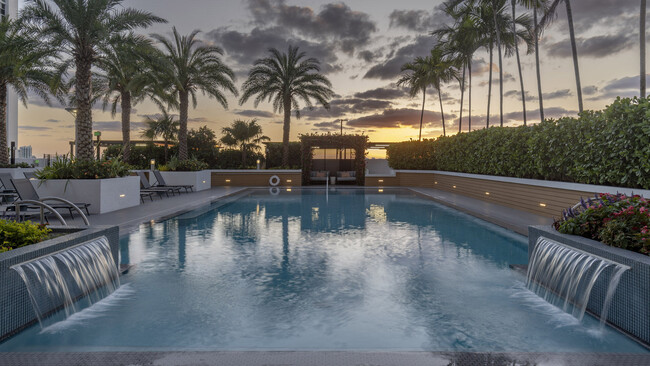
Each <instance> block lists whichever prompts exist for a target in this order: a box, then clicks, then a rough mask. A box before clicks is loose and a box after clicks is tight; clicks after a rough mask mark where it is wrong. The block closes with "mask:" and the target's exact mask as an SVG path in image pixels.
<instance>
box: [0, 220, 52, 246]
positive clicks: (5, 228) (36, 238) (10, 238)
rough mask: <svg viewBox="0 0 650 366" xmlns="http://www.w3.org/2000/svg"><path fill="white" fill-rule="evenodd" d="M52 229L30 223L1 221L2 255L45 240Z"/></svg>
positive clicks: (0, 241)
mask: <svg viewBox="0 0 650 366" xmlns="http://www.w3.org/2000/svg"><path fill="white" fill-rule="evenodd" d="M50 231H51V230H50V229H48V228H47V227H45V226H44V225H36V224H33V223H31V222H29V221H27V222H15V221H10V220H0V253H2V252H6V251H9V250H12V249H16V248H20V247H24V246H26V245H30V244H35V243H38V242H41V241H43V240H45V239H46V238H47V236H48V234H49V233H50Z"/></svg>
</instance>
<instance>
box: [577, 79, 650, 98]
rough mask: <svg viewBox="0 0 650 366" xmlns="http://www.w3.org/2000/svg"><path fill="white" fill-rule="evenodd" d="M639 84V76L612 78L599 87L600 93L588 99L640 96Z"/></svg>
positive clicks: (648, 80) (647, 80)
mask: <svg viewBox="0 0 650 366" xmlns="http://www.w3.org/2000/svg"><path fill="white" fill-rule="evenodd" d="M649 76H650V74H648V75H646V85H647V84H648V82H650V77H649ZM639 86H640V85H639V77H638V76H627V77H622V78H619V79H614V80H610V81H609V82H607V84H606V85H605V86H603V87H601V88H600V89H598V88H597V90H598V94H596V93H594V94H592V95H593V96H592V97H590V98H588V99H587V100H602V99H606V100H611V99H614V98H616V97H622V98H631V97H634V96H639ZM590 88H591V87H590ZM594 88H595V87H594ZM589 91H590V92H591V91H592V90H591V89H589ZM583 92H584V89H583Z"/></svg>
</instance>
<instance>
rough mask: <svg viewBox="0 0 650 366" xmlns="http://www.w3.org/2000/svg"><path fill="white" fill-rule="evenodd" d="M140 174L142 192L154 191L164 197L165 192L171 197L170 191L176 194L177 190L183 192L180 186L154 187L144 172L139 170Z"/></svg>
mask: <svg viewBox="0 0 650 366" xmlns="http://www.w3.org/2000/svg"><path fill="white" fill-rule="evenodd" d="M138 176H139V177H140V187H141V188H140V191H141V192H153V193H158V195H159V196H160V197H162V195H163V193H164V194H166V195H167V197H169V192H171V193H172V195H174V194H175V192H178V194H181V189H180V188H172V187H153V186H151V184H149V179H147V176H146V175H144V172H138Z"/></svg>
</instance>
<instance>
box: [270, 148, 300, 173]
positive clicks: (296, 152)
mask: <svg viewBox="0 0 650 366" xmlns="http://www.w3.org/2000/svg"><path fill="white" fill-rule="evenodd" d="M283 152H284V149H283V145H282V143H281V142H270V143H268V144H266V168H267V169H272V168H280V167H283V166H282V154H283ZM301 154H302V152H301V148H300V142H289V166H288V167H284V168H292V169H300V167H301V159H302V158H301Z"/></svg>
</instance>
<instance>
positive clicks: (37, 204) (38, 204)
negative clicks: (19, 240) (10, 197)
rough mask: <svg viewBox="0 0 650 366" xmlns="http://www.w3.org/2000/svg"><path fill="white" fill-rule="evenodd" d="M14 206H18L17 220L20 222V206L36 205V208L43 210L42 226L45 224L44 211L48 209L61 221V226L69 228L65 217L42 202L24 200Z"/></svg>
mask: <svg viewBox="0 0 650 366" xmlns="http://www.w3.org/2000/svg"><path fill="white" fill-rule="evenodd" d="M14 205H15V206H16V218H17V219H18V220H20V206H25V205H36V206H39V208H40V210H41V224H44V223H45V212H44V211H43V209H44V208H47V209H48V210H50V212H52V213H53V214H54V216H55V217H56V218H57V219H58V220H59V222H60V223H61V225H63V226H68V224H67V223H66V222H65V220H64V219H63V216H61V214H60V213H58V212H57V211H56V210H55V209H54V208H52V207H51V206H49V205H48V204H46V203H45V202H41V201H32V200H23V201H17V202H16V203H14Z"/></svg>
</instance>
